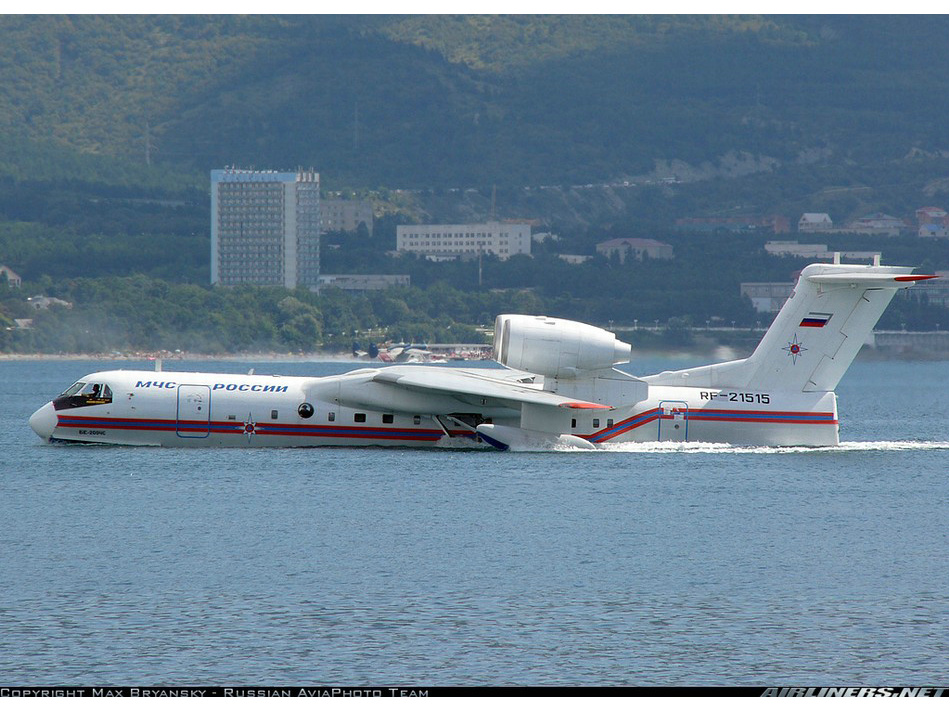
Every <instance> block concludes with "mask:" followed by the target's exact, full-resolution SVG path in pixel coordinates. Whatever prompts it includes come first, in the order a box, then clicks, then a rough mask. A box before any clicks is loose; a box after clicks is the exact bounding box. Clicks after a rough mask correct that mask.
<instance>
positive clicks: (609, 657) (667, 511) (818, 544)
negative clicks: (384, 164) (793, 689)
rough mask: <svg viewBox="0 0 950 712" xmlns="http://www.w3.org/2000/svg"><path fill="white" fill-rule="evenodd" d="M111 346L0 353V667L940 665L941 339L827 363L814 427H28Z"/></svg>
mask: <svg viewBox="0 0 950 712" xmlns="http://www.w3.org/2000/svg"><path fill="white" fill-rule="evenodd" d="M694 364H695V361H693V362H685V361H684V362H683V363H676V364H673V367H685V366H689V365H694ZM116 366H118V367H124V368H135V367H142V366H146V364H134V363H120V364H115V363H106V362H77V361H6V362H0V384H2V389H3V397H2V398H0V424H2V428H0V684H3V685H162V684H173V685H425V686H435V685H440V686H442V685H558V686H565V685H570V686H581V685H583V686H594V685H598V686H600V685H754V686H764V685H769V686H771V685H838V686H840V685H849V686H862V685H866V686H878V685H915V686H916V685H943V686H946V685H947V683H948V669H947V667H948V662H947V661H948V648H947V641H948V598H947V588H948V567H947V562H948V541H947V530H948V505H947V502H948V481H947V471H948V443H947V440H948V434H947V426H948V407H947V393H948V383H947V364H946V363H932V362H930V363H928V362H858V363H856V364H855V365H854V366H853V367H852V368H851V370H850V371H849V372H848V373H847V375H846V376H845V378H844V380H843V381H842V383H841V385H840V387H839V389H838V393H839V416H840V420H841V439H842V445H841V446H840V447H837V448H818V449H813V448H736V447H729V446H723V445H710V444H692V443H691V444H686V445H670V444H664V445H623V444H619V445H611V446H608V447H607V448H604V449H602V450H597V451H557V452H555V451H547V452H518V453H512V452H509V453H500V452H494V451H474V450H431V451H430V450H421V449H409V450H403V449H378V448H322V449H286V450H277V449H258V450H224V449H220V450H215V449H209V450H178V449H161V448H130V447H111V446H63V445H49V444H45V443H42V442H41V441H40V440H39V439H38V438H37V437H36V436H35V435H34V434H33V432H32V431H31V430H30V429H29V426H28V424H27V420H28V418H29V415H30V414H31V413H32V412H33V410H35V409H36V408H37V407H39V406H40V405H42V404H43V403H45V402H46V401H47V400H49V399H50V398H51V397H52V396H54V395H56V394H57V393H59V392H60V391H61V390H63V389H64V388H65V387H66V386H68V385H69V384H70V383H72V382H73V381H75V380H76V379H78V378H79V377H81V376H83V375H84V374H86V373H88V372H91V371H95V370H102V369H105V368H114V367H116ZM146 367H147V366H146ZM354 367H356V366H355V365H354V364H348V365H347V364H339V363H335V364H333V363H305V362H294V363H261V362H252V361H248V362H221V363H212V364H209V363H178V362H166V364H165V369H166V371H168V370H172V369H178V370H186V369H187V370H220V371H226V372H240V373H246V372H247V371H248V369H250V368H254V369H255V370H256V372H257V373H283V374H285V375H303V374H312V375H327V374H330V373H338V372H342V371H344V370H347V369H348V368H354ZM668 367H670V364H669V363H668V362H667V363H648V362H641V363H634V365H633V370H634V372H639V373H650V372H655V371H658V370H662V369H663V368H668Z"/></svg>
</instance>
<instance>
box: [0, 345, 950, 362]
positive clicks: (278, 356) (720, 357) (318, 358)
mask: <svg viewBox="0 0 950 712" xmlns="http://www.w3.org/2000/svg"><path fill="white" fill-rule="evenodd" d="M749 355H751V351H749V352H748V353H740V352H739V351H738V350H737V349H734V348H730V347H719V348H717V349H714V350H712V351H709V350H705V349H676V348H671V349H642V350H640V349H638V350H635V351H634V353H633V354H632V356H633V359H632V360H635V359H641V358H649V359H653V358H669V359H683V358H700V357H705V358H708V359H710V363H717V362H721V361H728V360H732V359H739V358H745V357H746V356H749ZM157 360H160V361H161V362H162V363H168V364H169V365H170V364H174V363H176V362H180V361H199V362H200V361H209V362H210V361H235V362H244V361H255V362H264V363H308V362H314V363H318V362H319V363H353V364H364V365H367V366H368V365H375V366H379V367H383V366H391V365H393V364H389V363H386V362H383V361H380V360H378V359H360V358H357V357H355V356H353V355H351V354H346V353H331V352H323V351H314V352H311V353H306V354H292V353H279V352H247V353H236V354H199V353H178V354H171V355H168V354H154V353H152V354H149V353H135V354H112V353H109V354H97V353H68V354H44V353H22V354H16V353H0V362H6V361H36V362H42V361H115V362H118V363H121V362H127V361H138V362H142V361H145V362H153V363H154V362H155V361H157ZM855 360H856V361H947V360H948V353H946V352H944V353H935V352H933V351H929V350H919V349H894V348H874V347H870V346H865V347H864V348H862V349H861V350H860V351H859V352H858V355H857V357H856V359H855ZM486 361H491V359H472V360H464V361H453V362H451V363H453V364H454V365H457V366H463V367H464V365H465V364H474V363H485V362H486ZM420 365H427V364H424V363H423V364H420ZM433 365H445V364H433Z"/></svg>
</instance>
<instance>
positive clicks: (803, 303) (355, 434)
mask: <svg viewBox="0 0 950 712" xmlns="http://www.w3.org/2000/svg"><path fill="white" fill-rule="evenodd" d="M931 276H932V275H914V274H911V270H910V269H909V268H906V267H886V266H883V265H880V264H874V265H843V264H838V263H837V261H836V262H835V263H834V264H813V265H809V266H808V267H806V268H805V269H804V270H802V273H801V276H800V278H799V280H798V284H797V285H796V287H795V290H794V292H793V294H792V296H791V297H790V298H789V299H788V301H787V302H786V303H785V305H784V306H783V307H782V309H781V311H780V312H779V313H778V315H777V316H776V318H775V321H774V322H773V323H772V325H771V327H770V328H769V329H768V331H767V332H766V334H765V336H764V337H763V338H762V341H761V342H760V343H759V345H758V346H757V347H756V349H755V351H753V353H752V354H751V355H750V356H748V357H747V358H743V359H738V360H735V361H728V362H725V363H716V364H710V365H708V366H700V367H696V368H688V369H682V370H677V371H663V372H662V373H657V374H654V375H648V376H640V377H636V376H632V375H630V374H629V373H627V372H625V371H621V370H619V369H617V368H616V365H617V364H619V363H624V362H627V361H629V360H630V352H631V347H630V345H629V344H626V343H624V342H622V341H620V340H618V339H617V338H616V337H615V336H614V334H612V333H610V332H609V331H605V330H604V329H600V328H597V327H595V326H591V325H588V324H581V323H579V322H575V321H568V320H566V319H556V318H549V317H545V316H526V315H521V314H502V315H501V316H499V317H498V318H497V319H496V321H495V336H494V339H495V341H494V358H495V360H496V361H498V362H499V363H500V364H501V366H503V368H502V369H464V368H442V367H438V366H417V365H397V366H389V367H382V368H361V369H359V370H356V371H352V372H350V373H345V374H342V375H339V376H328V377H323V378H316V377H314V378H308V377H293V378H291V377H280V376H255V375H247V376H236V375H228V374H217V373H178V372H175V373H162V374H161V375H158V376H157V374H156V373H154V372H143V371H121V370H115V371H102V372H98V373H90V374H88V375H86V376H83V377H82V378H80V379H79V380H78V381H77V382H76V383H74V384H73V385H72V386H70V387H69V388H68V389H66V390H65V391H64V392H63V393H62V394H61V395H60V396H58V397H56V398H54V399H53V400H52V401H50V402H49V403H47V404H46V405H44V406H42V407H41V408H40V409H39V410H37V411H36V412H35V413H34V414H33V416H32V417H31V418H30V425H31V427H32V428H33V430H34V431H35V432H36V434H37V435H39V436H40V437H41V438H42V439H44V440H50V441H69V442H83V443H108V444H118V445H163V446H178V447H202V446H204V447H266V446H275V447H300V446H316V445H345V446H353V445H378V446H393V445H397V446H413V447H438V446H443V445H449V444H462V445H468V446H472V447H493V448H496V449H499V450H507V449H509V448H519V447H533V446H537V445H541V446H547V445H567V446H572V447H581V448H595V447H598V446H600V445H603V444H609V443H614V442H627V441H637V442H647V441H672V442H685V441H687V440H690V441H699V442H715V443H732V444H738V445H743V444H749V445H779V446H781V445H805V446H827V445H837V444H838V408H837V400H836V397H835V393H834V390H835V387H836V386H837V385H838V381H839V380H840V379H841V377H842V376H843V375H844V373H845V371H846V370H847V368H848V367H849V366H850V365H851V362H852V361H853V360H854V357H855V356H856V355H857V353H858V351H859V350H860V348H861V346H862V344H863V343H864V340H865V338H866V337H867V335H868V334H869V333H870V332H871V330H872V329H873V328H874V325H875V324H876V323H877V321H878V319H879V318H880V316H881V314H882V313H883V312H884V310H885V308H887V305H888V304H889V303H890V301H891V299H892V298H893V296H894V294H896V292H897V290H898V289H901V288H905V287H909V286H911V285H912V284H913V283H914V282H915V281H917V280H921V279H929V278H930V277H931ZM156 376H157V377H156Z"/></svg>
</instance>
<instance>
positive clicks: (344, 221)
mask: <svg viewBox="0 0 950 712" xmlns="http://www.w3.org/2000/svg"><path fill="white" fill-rule="evenodd" d="M360 225H364V226H365V227H366V231H367V232H368V233H369V234H370V235H372V234H373V204H372V203H371V202H370V201H369V200H347V199H345V198H324V199H323V200H322V201H321V203H320V230H321V232H325V233H326V232H356V231H357V230H358V229H359V226H360Z"/></svg>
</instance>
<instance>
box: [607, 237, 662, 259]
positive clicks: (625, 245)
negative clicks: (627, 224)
mask: <svg viewBox="0 0 950 712" xmlns="http://www.w3.org/2000/svg"><path fill="white" fill-rule="evenodd" d="M597 252H598V253H600V254H602V255H604V256H606V257H608V258H609V257H613V256H614V255H617V256H618V257H619V258H620V261H621V262H626V260H627V257H632V258H633V259H635V260H638V261H640V262H642V261H643V258H644V257H648V258H650V259H651V260H671V259H673V246H672V245H667V244H666V243H665V242H660V241H658V240H644V239H640V238H633V237H621V238H618V239H616V240H607V241H606V242H601V243H598V244H597Z"/></svg>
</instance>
